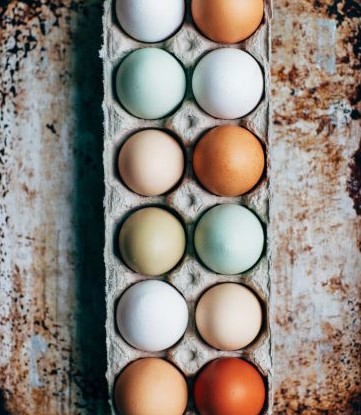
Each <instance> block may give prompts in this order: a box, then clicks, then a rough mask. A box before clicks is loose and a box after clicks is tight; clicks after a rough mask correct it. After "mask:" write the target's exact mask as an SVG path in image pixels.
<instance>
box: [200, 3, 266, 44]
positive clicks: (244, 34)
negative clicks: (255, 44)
mask: <svg viewBox="0 0 361 415" xmlns="http://www.w3.org/2000/svg"><path fill="white" fill-rule="evenodd" d="M263 8H264V4H263V0H227V1H225V0H192V16H193V19H194V22H195V24H196V26H197V27H198V28H199V30H200V31H201V32H202V33H203V34H204V35H205V36H206V37H208V38H209V39H211V40H214V41H215V42H220V43H237V42H241V41H242V40H244V39H247V38H248V37H249V36H251V35H252V33H254V32H255V31H256V30H257V28H258V26H259V25H260V24H261V22H262V18H263Z"/></svg>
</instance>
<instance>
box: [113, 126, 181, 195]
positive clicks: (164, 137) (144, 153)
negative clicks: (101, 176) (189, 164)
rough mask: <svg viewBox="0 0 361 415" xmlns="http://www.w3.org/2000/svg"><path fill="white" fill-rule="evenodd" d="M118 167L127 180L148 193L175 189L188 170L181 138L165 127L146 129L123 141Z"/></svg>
mask: <svg viewBox="0 0 361 415" xmlns="http://www.w3.org/2000/svg"><path fill="white" fill-rule="evenodd" d="M118 169H119V174H120V176H121V178H122V179H123V181H124V183H125V184H126V185H127V186H128V187H129V189H131V190H133V192H135V193H139V194H140V195H144V196H157V195H161V194H163V193H165V192H167V191H168V190H170V189H172V188H173V187H174V186H175V185H176V184H177V182H178V181H179V180H180V179H181V177H182V174H183V171H184V154H183V150H182V148H181V146H180V145H179V144H178V142H177V141H176V140H175V139H174V138H173V137H172V136H171V135H169V134H167V133H165V132H164V131H161V130H143V131H139V132H137V133H136V134H133V135H132V136H131V137H130V138H129V139H128V140H127V141H126V142H125V144H124V145H123V147H122V148H121V150H120V153H119V158H118Z"/></svg>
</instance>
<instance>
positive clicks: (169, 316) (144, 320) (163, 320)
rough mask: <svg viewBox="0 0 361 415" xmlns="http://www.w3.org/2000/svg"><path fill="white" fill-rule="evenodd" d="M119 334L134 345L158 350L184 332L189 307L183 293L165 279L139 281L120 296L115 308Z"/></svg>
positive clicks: (174, 340) (168, 345)
mask: <svg viewBox="0 0 361 415" xmlns="http://www.w3.org/2000/svg"><path fill="white" fill-rule="evenodd" d="M116 319H117V325H118V329H119V332H120V334H121V335H122V337H123V338H124V340H126V341H127V342H128V343H129V344H131V345H132V346H133V347H135V348H137V349H140V350H143V351H146V352H159V351H161V350H164V349H167V348H168V347H171V346H173V344H175V343H176V342H177V341H178V340H179V339H180V338H181V337H182V336H183V334H184V332H185V330H186V328H187V323H188V308H187V304H186V302H185V300H184V298H183V297H182V295H181V294H180V293H179V292H178V291H177V290H176V289H175V288H174V287H172V286H171V285H170V284H167V283H166V282H164V281H158V280H151V281H142V282H139V283H138V284H135V285H132V286H131V287H130V288H128V289H127V290H126V291H125V293H124V294H123V295H122V296H121V298H120V300H119V303H118V306H117V311H116Z"/></svg>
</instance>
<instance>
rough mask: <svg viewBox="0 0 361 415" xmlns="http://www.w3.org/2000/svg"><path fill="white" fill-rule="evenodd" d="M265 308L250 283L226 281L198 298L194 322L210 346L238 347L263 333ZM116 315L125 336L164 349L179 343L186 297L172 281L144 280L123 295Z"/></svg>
mask: <svg viewBox="0 0 361 415" xmlns="http://www.w3.org/2000/svg"><path fill="white" fill-rule="evenodd" d="M262 314H263V312H262V306H261V303H260V301H259V300H258V298H257V296H256V295H255V294H254V293H253V292H252V291H251V290H250V289H249V288H247V287H246V286H243V285H240V284H237V283H222V284H218V285H215V286H213V287H211V288H210V289H208V290H207V291H206V292H205V293H204V294H203V295H202V297H201V298H200V300H199V301H198V304H197V306H196V310H195V323H196V327H197V330H198V332H199V334H200V336H201V337H202V339H203V340H204V341H205V342H206V343H207V344H209V345H210V346H212V347H214V348H216V349H219V350H227V351H234V350H239V349H243V348H244V347H246V346H248V345H250V344H251V343H253V341H254V340H255V339H256V337H257V336H258V334H259V333H260V330H261V326H262V320H263V315H262ZM116 321H117V327H118V329H119V333H120V334H121V336H122V338H123V339H124V340H125V341H126V342H127V343H128V344H130V345H131V346H133V347H134V348H136V349H138V350H142V351H145V352H160V351H162V350H166V349H168V348H170V347H172V346H173V345H174V344H176V343H177V342H178V341H179V340H180V338H181V337H182V336H183V334H184V333H185V331H186V328H187V325H188V307H187V303H186V301H185V299H184V297H183V296H182V295H181V294H180V293H179V292H178V291H177V290H176V289H175V288H174V287H173V286H172V285H170V284H168V283H167V282H164V281H160V280H145V281H141V282H138V283H136V284H134V285H132V286H130V287H129V288H128V289H127V290H126V291H125V292H124V293H123V294H122V296H121V297H120V300H119V302H118V305H117V309H116Z"/></svg>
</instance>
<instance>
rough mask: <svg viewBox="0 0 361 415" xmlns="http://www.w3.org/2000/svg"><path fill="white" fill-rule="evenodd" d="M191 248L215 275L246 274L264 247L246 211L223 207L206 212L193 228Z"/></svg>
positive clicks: (259, 227) (260, 232) (261, 234)
mask: <svg viewBox="0 0 361 415" xmlns="http://www.w3.org/2000/svg"><path fill="white" fill-rule="evenodd" d="M194 245H195V248H196V251H197V254H198V256H199V257H200V259H201V260H202V262H203V263H204V265H206V266H207V267H208V268H210V269H211V270H213V271H215V272H217V273H219V274H238V273H241V272H244V271H247V270H248V269H249V268H251V267H252V266H253V265H254V264H255V263H256V262H257V261H258V260H259V258H260V256H261V255H262V251H263V246H264V232H263V228H262V225H261V222H260V221H259V219H258V218H257V216H256V215H255V214H254V213H253V212H251V211H250V210H249V209H247V208H245V207H243V206H239V205H235V204H224V205H219V206H216V207H214V208H212V209H210V210H208V211H207V212H206V213H205V214H204V215H203V216H202V217H201V219H200V221H199V222H198V224H197V227H196V230H195V234H194Z"/></svg>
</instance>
